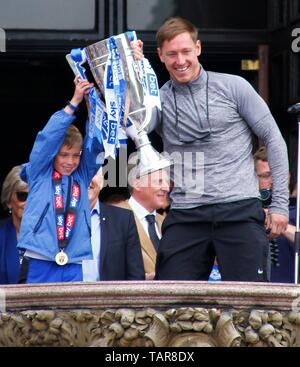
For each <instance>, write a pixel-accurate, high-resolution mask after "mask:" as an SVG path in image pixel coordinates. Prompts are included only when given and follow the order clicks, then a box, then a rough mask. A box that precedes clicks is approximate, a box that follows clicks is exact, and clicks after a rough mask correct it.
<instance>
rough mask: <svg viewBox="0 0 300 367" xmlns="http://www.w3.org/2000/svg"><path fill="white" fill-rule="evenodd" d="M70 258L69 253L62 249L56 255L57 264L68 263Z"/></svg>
mask: <svg viewBox="0 0 300 367" xmlns="http://www.w3.org/2000/svg"><path fill="white" fill-rule="evenodd" d="M68 260H69V259H68V255H67V254H66V253H65V252H64V250H60V251H59V253H58V254H57V255H56V256H55V261H56V264H57V265H66V263H67V262H68Z"/></svg>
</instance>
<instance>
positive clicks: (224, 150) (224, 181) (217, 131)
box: [149, 67, 288, 216]
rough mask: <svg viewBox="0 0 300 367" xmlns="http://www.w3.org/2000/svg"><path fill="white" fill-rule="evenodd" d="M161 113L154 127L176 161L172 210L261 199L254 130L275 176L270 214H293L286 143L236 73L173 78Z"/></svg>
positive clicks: (162, 93) (155, 113) (262, 104)
mask: <svg viewBox="0 0 300 367" xmlns="http://www.w3.org/2000/svg"><path fill="white" fill-rule="evenodd" d="M160 96H161V102H162V111H160V110H158V109H155V110H153V114H152V118H151V122H150V125H149V131H152V130H153V129H156V130H157V132H158V133H159V134H160V135H161V137H162V140H163V144H164V151H165V152H166V153H168V154H170V155H171V157H172V158H173V160H174V167H173V170H172V178H173V180H174V189H173V191H172V193H171V200H172V206H171V207H172V208H174V209H176V208H178V209H179V208H180V209H188V208H193V207H197V206H200V205H207V204H217V203H228V202H234V201H238V200H243V199H248V198H257V197H259V191H258V179H257V176H256V173H255V167H254V161H253V156H252V134H253V133H254V134H255V135H257V136H258V137H259V138H260V139H261V140H262V141H263V142H264V144H265V145H266V147H267V151H268V160H269V165H270V168H271V171H272V178H273V200H272V203H271V206H270V213H278V214H284V215H286V216H288V156H287V148H286V144H285V142H284V140H283V138H282V135H281V133H280V131H279V129H278V126H277V124H276V122H275V120H274V118H273V117H272V115H271V113H270V110H269V108H268V106H267V105H266V103H265V102H264V101H263V99H262V98H261V97H260V96H259V95H258V94H257V92H256V91H255V90H254V88H253V87H252V86H251V85H250V84H249V83H248V82H247V81H246V80H245V79H243V78H241V77H239V76H236V75H229V74H221V73H215V72H206V71H205V70H204V69H203V68H202V67H201V72H200V75H199V77H198V78H197V79H196V80H194V81H192V82H190V83H187V84H179V83H176V82H175V81H173V80H170V81H168V82H167V83H166V84H165V85H164V86H163V87H162V88H161V89H160Z"/></svg>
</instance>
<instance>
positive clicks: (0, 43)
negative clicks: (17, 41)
mask: <svg viewBox="0 0 300 367" xmlns="http://www.w3.org/2000/svg"><path fill="white" fill-rule="evenodd" d="M0 52H6V33H5V30H4V29H3V28H0Z"/></svg>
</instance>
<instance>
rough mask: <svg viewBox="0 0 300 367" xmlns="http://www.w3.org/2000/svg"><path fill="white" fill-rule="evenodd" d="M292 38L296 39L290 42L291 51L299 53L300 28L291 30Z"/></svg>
mask: <svg viewBox="0 0 300 367" xmlns="http://www.w3.org/2000/svg"><path fill="white" fill-rule="evenodd" d="M292 37H296V38H295V39H294V40H293V42H292V46H291V47H292V50H293V52H295V53H296V52H299V51H300V28H295V29H293V30H292Z"/></svg>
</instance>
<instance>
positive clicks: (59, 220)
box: [52, 170, 80, 250]
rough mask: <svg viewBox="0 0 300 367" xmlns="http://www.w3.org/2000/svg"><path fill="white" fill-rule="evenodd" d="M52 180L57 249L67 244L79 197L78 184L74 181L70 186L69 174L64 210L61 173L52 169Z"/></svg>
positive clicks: (72, 227)
mask: <svg viewBox="0 0 300 367" xmlns="http://www.w3.org/2000/svg"><path fill="white" fill-rule="evenodd" d="M52 181H53V186H54V206H55V216H56V233H57V240H58V245H59V249H60V250H63V249H65V247H66V246H67V244H68V242H69V240H70V238H71V234H72V232H73V229H74V225H75V219H76V212H77V205H78V202H79V199H80V186H79V184H78V183H77V182H76V181H74V183H73V185H72V188H71V176H69V177H68V195H67V202H66V208H67V210H66V211H65V208H64V201H63V195H62V175H61V174H60V173H59V172H57V171H55V170H54V171H53V174H52Z"/></svg>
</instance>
